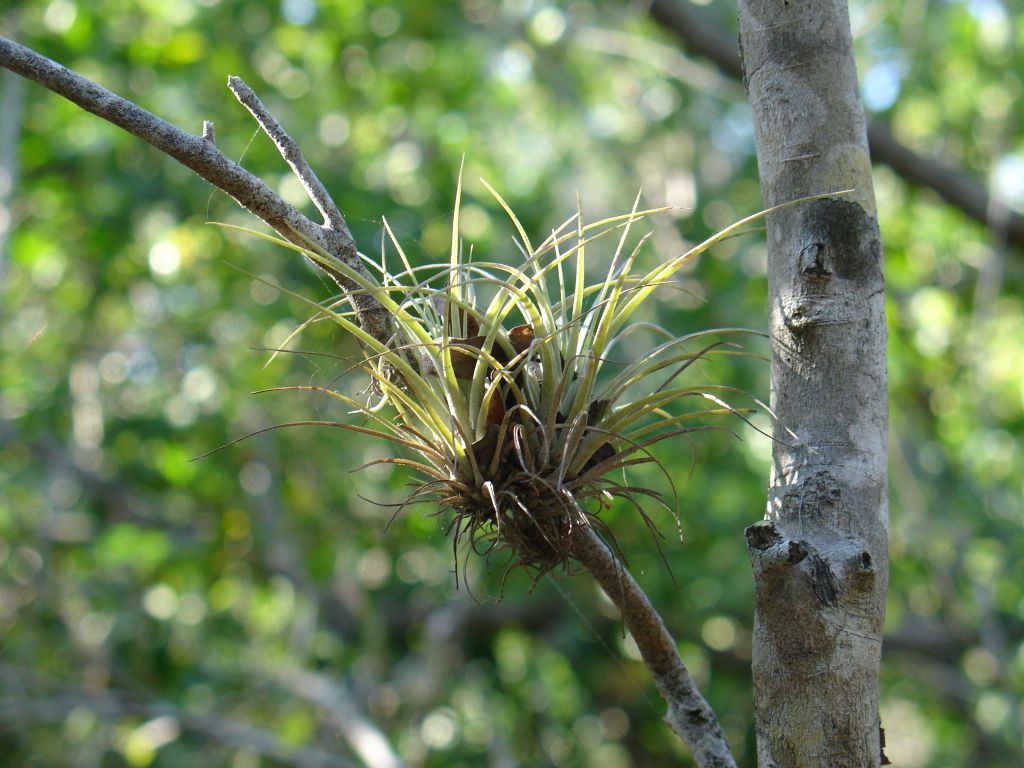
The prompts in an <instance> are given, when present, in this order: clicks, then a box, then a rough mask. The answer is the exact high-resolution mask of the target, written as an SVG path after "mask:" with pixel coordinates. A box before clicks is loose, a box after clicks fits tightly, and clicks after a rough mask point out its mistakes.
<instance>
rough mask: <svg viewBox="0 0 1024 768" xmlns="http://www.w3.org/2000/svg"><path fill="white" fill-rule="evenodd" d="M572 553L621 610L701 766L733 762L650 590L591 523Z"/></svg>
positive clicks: (725, 767) (727, 767) (673, 722)
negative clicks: (645, 587) (641, 584)
mask: <svg viewBox="0 0 1024 768" xmlns="http://www.w3.org/2000/svg"><path fill="white" fill-rule="evenodd" d="M573 556H574V557H575V558H576V559H577V560H578V561H579V562H580V563H581V564H582V565H583V567H584V568H586V569H587V570H588V571H589V572H590V574H591V575H592V576H593V577H594V578H595V579H596V580H597V582H598V584H600V585H601V588H602V589H603V590H604V591H605V594H607V595H608V597H609V598H611V601H612V602H613V603H615V605H616V607H617V608H618V609H619V611H620V612H621V614H622V620H623V621H624V622H625V624H626V628H627V629H629V632H630V634H631V635H632V636H633V640H634V641H636V645H637V648H639V649H640V655H641V656H642V657H643V660H644V663H645V664H646V665H647V668H648V669H649V670H650V672H651V675H652V676H653V677H654V682H655V685H657V686H658V691H660V693H661V695H662V697H663V698H664V699H665V701H666V702H667V703H668V712H667V713H666V714H665V722H667V723H668V724H669V726H671V728H672V730H674V731H675V732H676V733H677V734H679V737H680V738H681V739H682V740H683V741H684V742H686V745H687V746H688V747H689V748H690V751H691V752H693V757H694V760H696V761H697V765H698V766H700V768H735V766H736V761H735V760H734V759H733V756H732V753H731V752H730V751H729V744H728V743H727V742H726V740H725V734H724V733H723V732H722V728H721V726H720V725H719V724H718V718H717V717H716V716H715V712H714V710H713V709H711V706H710V705H709V704H708V703H707V701H705V699H704V697H703V696H701V693H700V691H699V690H697V685H696V683H694V682H693V678H692V677H691V676H690V672H689V670H687V669H686V665H685V664H683V660H682V659H681V658H680V657H679V649H678V648H676V642H675V640H673V639H672V635H670V634H669V631H668V629H667V628H666V627H665V623H664V622H663V621H662V620H661V616H660V615H659V614H658V612H657V610H655V608H654V606H653V605H651V601H650V600H649V599H648V598H647V595H646V594H645V593H644V591H643V589H641V587H640V585H639V584H637V582H636V580H635V579H634V578H633V576H632V575H631V574H630V573H629V571H627V570H626V568H625V566H623V564H622V563H621V562H620V561H619V559H618V558H617V557H616V556H615V554H614V552H612V550H611V548H610V547H609V546H608V545H607V544H606V543H605V542H604V541H602V540H601V538H600V536H598V534H597V532H596V531H594V529H593V528H591V527H590V526H585V527H581V528H578V529H577V530H575V531H574V532H573Z"/></svg>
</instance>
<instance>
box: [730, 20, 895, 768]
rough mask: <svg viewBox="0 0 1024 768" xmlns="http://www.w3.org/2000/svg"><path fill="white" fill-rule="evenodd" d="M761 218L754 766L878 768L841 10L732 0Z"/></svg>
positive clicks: (865, 426) (862, 273) (879, 490)
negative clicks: (763, 372)
mask: <svg viewBox="0 0 1024 768" xmlns="http://www.w3.org/2000/svg"><path fill="white" fill-rule="evenodd" d="M739 22H740V44H741V49H742V54H743V70H744V83H745V85H746V87H747V92H748V95H749V98H750V102H751V104H752V106H753V111H754V124H755V133H756V140H757V154H758V166H759V170H760V174H761V189H762V193H763V195H764V198H765V204H766V205H776V204H778V203H782V202H785V201H787V200H792V199H794V198H798V197H801V196H805V195H812V194H818V193H822V192H828V191H832V190H836V191H838V190H843V189H852V190H853V192H852V193H850V194H848V195H837V196H836V197H834V198H827V199H823V200H816V201H814V202H810V203H807V204H804V205H798V206H793V207H790V208H787V209H785V210H783V211H779V212H777V213H774V214H772V215H770V216H769V217H768V249H769V257H768V259H769V261H768V275H769V301H770V326H771V337H772V395H771V400H772V409H773V411H774V414H775V418H776V419H777V421H776V425H775V442H774V446H773V456H772V477H771V487H770V491H769V498H768V510H767V515H766V518H765V520H764V521H763V522H761V523H758V524H756V525H754V526H751V527H750V528H749V529H748V530H747V541H748V546H749V551H750V556H751V561H752V564H753V571H754V583H755V600H756V615H755V627H754V647H753V674H754V708H755V721H756V729H757V752H758V763H759V765H760V766H762V768H768V767H769V766H771V767H772V768H776V767H777V768H787V767H789V766H794V767H795V766H801V768H810V767H812V766H820V767H821V768H844V767H845V766H851V767H852V766H857V767H858V768H864V766H876V765H879V764H881V763H883V762H884V757H883V756H882V751H881V745H880V724H879V719H878V676H879V661H880V651H881V641H882V625H883V621H884V610H885V593H886V585H887V584H886V582H887V571H888V545H887V529H888V507H887V496H886V493H887V487H886V486H887V480H886V449H887V431H888V410H887V399H886V358H885V354H886V327H885V310H884V293H883V291H884V288H883V281H882V261H881V243H880V239H879V233H878V223H877V215H876V211H875V202H874V194H873V191H872V184H871V163H870V160H869V156H868V145H867V136H866V131H865V123H864V113H863V108H862V106H861V104H860V99H859V96H858V92H857V75H856V67H855V63H854V58H853V50H852V42H851V35H850V23H849V17H848V11H847V6H846V2H845V1H844V0H819V1H818V2H807V1H806V0H740V3H739Z"/></svg>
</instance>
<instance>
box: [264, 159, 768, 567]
mask: <svg viewBox="0 0 1024 768" xmlns="http://www.w3.org/2000/svg"><path fill="white" fill-rule="evenodd" d="M482 183H483V184H484V186H485V187H486V189H487V190H488V192H489V193H490V194H491V195H492V196H493V197H494V199H495V200H496V201H497V202H498V204H499V205H500V206H501V208H502V209H504V211H505V213H506V214H507V215H508V217H509V219H510V221H511V222H512V224H513V226H514V228H515V230H516V234H517V241H516V244H517V246H518V248H519V250H520V253H521V262H520V263H519V264H518V265H515V266H513V265H509V264H503V263H499V262H496V261H483V260H474V259H473V258H472V253H471V249H467V248H466V247H464V244H463V243H462V241H461V239H460V237H459V209H460V204H461V186H462V185H461V174H460V181H459V186H458V190H457V193H456V200H455V209H454V214H453V221H452V241H451V242H452V245H451V253H450V256H449V259H448V261H447V263H441V264H429V265H424V266H413V265H412V263H411V262H410V260H409V258H408V257H407V255H406V253H405V251H404V250H403V248H402V245H401V243H400V242H399V240H398V239H397V238H396V237H395V235H394V233H393V231H392V230H391V228H390V227H389V226H388V224H387V221H386V220H384V233H385V236H384V237H383V238H382V252H381V260H380V262H379V263H377V262H375V261H374V260H373V259H371V258H369V257H366V256H363V257H362V258H363V260H364V263H365V264H366V266H367V267H368V271H369V272H370V274H372V273H374V272H375V273H376V274H377V275H378V276H379V277H377V278H376V279H374V278H372V277H367V275H366V274H365V273H360V272H358V271H356V270H354V269H352V268H351V267H349V266H347V265H345V264H343V263H341V262H340V261H339V260H337V259H335V258H332V257H331V256H330V255H329V254H327V253H326V252H324V251H323V250H322V249H321V248H319V247H317V246H316V245H315V244H314V243H313V242H311V241H308V240H307V241H306V242H305V245H297V244H294V243H290V242H288V241H286V240H284V239H281V238H277V237H274V236H271V235H266V234H262V233H258V232H255V231H253V230H245V231H247V232H250V233H252V234H255V235H258V236H259V237H262V238H265V239H268V240H271V241H273V242H276V243H278V244H280V245H283V246H285V247H288V248H291V249H293V250H296V251H299V252H300V253H302V254H303V255H305V256H306V257H307V258H308V259H310V260H311V261H313V262H314V263H316V264H318V265H320V266H323V267H325V268H330V269H333V270H337V271H338V272H341V273H342V274H344V275H345V276H346V277H347V278H349V279H350V280H351V281H352V282H353V283H355V284H356V285H357V286H358V289H357V290H358V291H359V292H365V293H367V294H369V295H371V296H372V297H373V298H374V299H375V300H376V301H378V302H379V303H380V305H381V306H382V307H383V308H384V309H385V310H386V311H387V312H388V313H389V314H390V315H391V317H392V318H393V324H394V325H393V327H394V335H393V337H392V338H391V339H390V340H389V341H388V342H387V343H384V342H382V341H380V340H378V339H376V338H374V337H373V336H371V335H370V334H368V333H367V332H366V331H365V330H364V329H363V328H362V327H361V326H360V324H359V323H358V320H357V319H356V317H355V316H354V314H355V313H354V310H348V311H346V310H344V309H343V307H342V306H341V304H342V302H344V301H345V299H342V300H341V301H339V302H334V303H331V304H328V305H326V306H323V305H315V304H313V302H311V301H309V300H308V299H304V300H305V301H307V302H308V303H310V304H311V305H313V306H315V307H316V310H317V315H316V316H317V317H323V316H327V317H329V318H330V319H331V320H333V321H334V322H335V323H337V324H338V325H339V326H340V327H341V328H343V329H344V330H345V331H347V332H348V333H350V334H352V335H353V336H354V337H355V338H356V339H357V340H358V341H359V343H360V345H361V347H362V349H363V353H364V359H363V361H362V363H361V365H360V366H359V367H361V368H362V369H363V370H365V371H366V372H367V373H368V374H369V376H370V378H371V381H372V384H371V386H370V387H369V388H368V389H367V393H368V395H369V396H368V397H367V398H366V399H365V400H360V399H358V398H356V397H353V396H350V395H347V394H345V393H343V392H340V391H335V390H331V389H326V388H319V387H298V389H315V390H318V391H321V392H324V393H325V394H327V395H328V396H330V397H332V398H336V399H337V400H338V401H340V402H341V403H342V404H344V405H345V406H346V407H348V408H351V409H352V411H353V412H354V413H355V414H358V415H361V416H362V417H363V424H361V425H357V424H353V423H345V422H331V426H338V427H342V428H344V429H349V430H353V431H356V432H359V433H362V434H364V435H368V436H372V437H377V438H381V439H384V440H387V441H390V442H391V443H393V444H394V445H395V446H396V447H398V448H399V451H400V453H403V454H405V455H399V456H393V457H388V458H383V459H380V460H378V461H379V462H384V463H390V464H395V465H398V466H401V467H404V468H407V469H411V470H414V471H415V472H416V473H417V474H418V475H419V476H420V482H418V483H417V484H416V485H415V486H414V490H413V492H412V493H411V494H410V495H409V497H408V498H407V499H406V501H405V502H404V503H403V504H402V505H400V507H399V511H400V510H401V509H402V508H404V507H405V506H407V505H409V504H412V503H415V502H430V503H432V504H433V505H434V507H435V509H436V513H437V514H438V515H442V516H444V519H445V520H446V523H445V526H446V530H447V531H448V532H450V533H452V534H453V546H454V548H455V549H456V559H457V558H458V554H457V553H458V550H459V545H460V543H463V542H468V543H469V544H470V547H469V548H468V551H475V552H477V553H479V554H488V553H490V552H492V551H495V550H507V551H508V552H509V553H510V555H511V559H510V565H511V566H513V567H514V566H524V567H527V568H529V569H531V570H533V571H534V573H535V574H536V577H537V578H538V579H539V578H540V577H541V576H543V575H544V574H545V573H547V572H548V571H550V570H552V569H554V568H557V567H562V568H564V569H565V570H569V568H570V565H571V563H572V560H573V552H574V545H575V537H576V534H577V533H578V532H579V531H580V530H581V528H582V527H587V526H590V527H592V528H593V529H594V530H596V531H598V532H599V533H600V534H601V536H602V538H603V539H604V541H605V542H606V543H607V544H608V545H609V546H616V545H615V537H614V534H613V532H612V531H611V529H610V528H609V526H608V525H607V524H606V523H605V522H604V521H603V520H602V518H601V516H600V513H601V510H602V509H603V508H605V507H607V506H608V505H610V504H611V503H612V502H613V501H614V500H615V499H616V498H620V499H623V500H625V501H626V502H627V503H629V504H630V505H632V507H633V508H635V509H636V510H637V512H638V513H639V515H640V517H641V518H642V520H643V521H644V523H645V524H646V525H647V527H648V528H649V529H650V531H651V533H652V535H653V536H654V539H655V541H657V538H658V530H657V528H656V527H655V524H654V521H653V520H652V518H651V517H650V515H649V514H648V512H647V511H646V509H645V503H654V504H657V505H659V506H661V507H662V508H664V509H665V510H667V511H668V512H669V513H670V514H671V515H672V516H673V518H674V520H675V524H676V525H677V526H678V525H679V516H678V512H677V511H676V508H675V507H674V506H672V505H670V504H668V503H666V501H665V499H664V494H663V493H662V492H660V491H657V490H654V489H651V488H647V487H643V486H639V485H633V484H631V483H630V482H629V480H628V479H627V474H626V472H625V471H624V470H626V469H627V468H629V467H634V466H637V465H641V464H648V463H654V464H657V465H658V466H659V467H660V466H661V465H660V462H658V459H657V458H656V457H655V456H654V455H653V453H652V452H651V448H652V447H653V446H654V445H655V444H657V443H659V442H661V441H663V440H666V439H669V438H673V437H679V436H681V435H686V434H689V433H693V432H698V431H705V430H710V429H725V428H724V427H722V426H720V425H711V424H707V423H704V420H705V419H707V418H711V417H717V416H722V415H728V414H733V415H737V416H740V417H741V418H743V414H744V413H749V412H750V410H749V409H738V408H736V407H733V406H732V405H730V404H729V403H728V402H726V400H725V398H726V397H728V396H729V395H730V393H735V392H737V390H736V389H734V388H733V387H730V386H726V385H713V384H710V385H709V384H700V385H685V384H683V383H681V382H680V379H681V374H683V373H684V372H685V371H686V370H687V369H688V368H689V367H690V366H691V365H693V364H694V363H695V362H696V361H698V360H701V359H702V358H706V357H708V356H710V355H715V354H744V353H743V352H742V351H741V350H739V349H738V348H737V345H735V344H733V343H729V342H725V341H723V340H721V339H718V340H716V339H714V337H715V336H718V335H721V334H723V333H727V332H732V333H742V332H747V333H750V332H751V331H744V329H738V328H730V329H704V330H698V331H695V332H692V333H689V334H686V335H684V336H676V335H675V334H673V333H672V332H670V331H669V330H667V329H666V328H664V327H662V326H659V325H657V324H654V323H652V322H635V321H634V322H631V319H632V317H633V315H634V314H635V313H636V311H637V309H638V308H639V307H640V306H641V305H642V304H643V302H644V301H645V300H646V299H647V298H648V297H649V296H650V295H651V294H652V293H653V292H654V291H655V290H657V289H658V288H659V287H662V286H666V285H672V284H673V278H674V275H675V273H676V272H678V270H679V269H680V268H682V267H683V266H684V265H685V264H687V263H688V262H690V261H691V260H693V259H695V258H696V257H697V256H699V255H700V254H701V253H703V252H704V251H706V250H707V249H708V248H710V247H712V246H713V245H715V244H716V243H718V242H720V241H722V240H723V239H725V238H727V237H729V236H731V235H733V234H735V233H736V232H737V231H738V230H740V229H742V228H743V227H744V226H746V225H747V224H749V223H751V222H753V221H755V220H757V219H759V218H761V217H762V216H763V215H764V214H765V213H766V212H761V213H758V214H755V215H753V216H750V217H748V218H746V219H743V220H742V221H739V222H737V223H736V224H733V225H732V226H730V227H727V228H726V229H723V230H722V231H720V232H718V233H717V234H715V235H713V236H712V237H710V238H708V239H707V240H705V241H704V242H702V243H700V244H699V245H697V246H695V247H693V248H691V249H689V250H687V251H686V252H685V253H683V254H681V255H679V256H676V257H674V258H672V259H669V260H668V261H666V262H663V263H661V264H659V265H658V266H656V267H654V268H652V269H650V270H649V271H646V272H640V271H638V270H636V269H635V267H636V263H637V257H638V255H639V254H640V253H641V252H642V250H643V246H644V245H645V243H646V242H647V240H648V238H649V235H645V236H642V237H640V238H639V239H638V242H636V243H635V244H633V245H630V242H631V239H630V234H631V232H632V231H633V229H634V227H635V225H637V224H638V223H639V222H642V221H643V220H644V219H646V218H647V217H649V216H651V215H654V214H657V213H660V212H663V211H665V210H668V209H666V208H657V209H649V210H640V209H639V208H638V205H639V200H640V196H639V195H638V196H637V199H636V201H635V202H634V205H633V207H632V209H631V210H630V211H629V213H626V214H623V215H619V216H614V217H610V218H605V219H602V220H600V221H596V222H593V223H589V224H585V223H584V219H583V215H582V206H581V205H579V204H578V205H577V212H576V213H575V214H574V215H573V216H571V217H570V218H569V219H567V220H566V221H564V222H563V223H562V224H561V225H560V226H558V227H556V228H555V229H554V230H553V231H552V232H551V233H550V234H549V235H548V236H547V237H546V238H545V239H544V240H543V241H542V242H540V243H539V244H534V243H533V242H532V241H531V239H530V237H529V235H528V234H527V232H526V230H525V229H524V227H523V226H522V224H521V223H520V221H519V219H518V218H517V216H516V215H515V213H514V212H513V211H512V209H511V207H510V206H509V205H508V203H506V202H505V200H504V199H503V198H502V197H501V195H500V194H499V193H498V192H497V191H496V190H495V189H494V188H493V187H491V186H490V185H489V184H487V182H485V181H484V182H482ZM605 243H614V246H613V247H611V248H608V247H602V246H604V245H605ZM389 245H390V248H391V249H392V250H393V251H394V254H395V256H396V257H397V260H398V261H399V262H400V264H401V269H400V270H397V271H392V270H391V269H389V267H388V259H387V251H388V249H389V248H388V246H389ZM599 249H600V251H601V252H602V253H603V254H604V255H605V257H606V261H607V269H606V270H605V272H604V275H603V277H602V279H600V280H598V281H596V282H589V283H588V282H587V280H586V275H587V269H586V265H587V261H588V258H591V259H592V258H593V256H588V254H593V253H594V251H595V250H599ZM608 251H610V256H608V255H607V253H608ZM300 298H301V297H300ZM348 298H349V299H350V298H351V294H349V297H348ZM639 331H646V332H647V336H646V337H647V338H654V339H655V340H656V341H655V343H654V345H653V346H652V347H651V348H650V349H647V350H645V351H644V352H643V353H641V354H635V353H634V354H631V355H629V356H628V357H627V356H625V355H622V356H623V357H625V358H626V359H623V360H618V359H616V358H617V357H618V355H617V354H616V350H617V348H618V351H619V353H622V352H623V351H624V348H625V347H626V344H624V342H625V340H626V339H627V337H629V336H631V335H634V334H637V333H638V332H639ZM289 389H295V388H289ZM684 401H689V402H692V403H694V404H695V405H696V407H693V408H690V409H688V410H682V411H680V409H678V408H676V407H674V406H676V405H678V404H680V403H682V402H684ZM298 423H303V424H304V423H308V422H297V424H298ZM281 426H287V425H281ZM410 452H411V454H412V458H410V457H409V454H410ZM374 463H377V462H374ZM662 472H663V474H664V475H665V477H666V478H667V480H668V484H669V486H670V487H672V490H673V493H674V492H675V488H674V486H673V483H672V479H671V477H670V476H669V474H668V472H666V471H665V470H664V468H663V467H662ZM396 514H397V513H396ZM463 573H465V570H463Z"/></svg>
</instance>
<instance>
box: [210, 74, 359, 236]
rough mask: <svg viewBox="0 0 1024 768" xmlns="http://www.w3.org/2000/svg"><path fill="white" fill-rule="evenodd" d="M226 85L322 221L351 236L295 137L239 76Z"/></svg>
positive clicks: (229, 79) (233, 76)
mask: <svg viewBox="0 0 1024 768" xmlns="http://www.w3.org/2000/svg"><path fill="white" fill-rule="evenodd" d="M228 88H230V89H231V92H232V93H233V94H235V98H237V99H238V101H239V102H241V104H242V106H243V107H245V108H246V109H248V110H249V113H250V114H251V115H252V116H253V118H254V119H255V120H256V122H257V123H259V124H260V128H262V129H263V132H264V133H265V134H267V136H269V137H270V139H271V140H272V141H273V142H274V144H275V146H276V147H277V150H278V151H279V152H280V153H281V157H283V158H284V159H285V162H287V163H288V165H289V166H290V167H291V169H292V171H293V172H294V173H295V175H296V176H297V177H298V179H299V181H300V182H302V186H303V187H304V188H305V190H306V194H307V195H309V199H310V200H312V201H313V205H315V206H316V209H317V210H318V211H320V214H321V215H322V216H323V217H324V224H325V225H327V226H329V227H330V228H331V229H334V230H337V231H338V232H341V233H343V234H344V235H346V236H347V237H349V238H351V237H352V234H351V233H350V232H349V230H348V225H347V224H346V223H345V218H344V217H343V216H342V215H341V211H339V210H338V206H337V205H335V204H334V200H332V199H331V196H330V194H328V192H327V189H326V187H324V185H323V183H321V181H320V179H319V178H317V175H316V173H315V172H314V171H313V168H312V167H311V166H310V165H309V163H308V162H306V157H305V156H304V155H303V154H302V150H301V149H299V145H298V144H296V143H295V140H294V139H292V137H291V136H289V135H288V134H287V133H286V132H285V130H284V128H282V127H281V124H280V123H278V122H277V120H275V119H274V116H273V115H272V114H270V112H269V111H268V110H267V108H266V107H265V106H263V102H262V101H260V98H259V96H257V95H256V92H255V91H254V90H253V89H252V88H250V87H249V86H248V85H247V84H246V83H245V82H244V81H243V80H242V78H240V77H237V76H235V75H232V76H231V77H229V78H228Z"/></svg>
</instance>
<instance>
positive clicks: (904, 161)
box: [649, 0, 1024, 248]
mask: <svg viewBox="0 0 1024 768" xmlns="http://www.w3.org/2000/svg"><path fill="white" fill-rule="evenodd" d="M649 12H650V14H651V18H653V19H654V20H655V21H657V22H658V23H659V24H660V25H661V26H662V27H664V28H665V29H667V30H669V31H670V32H672V33H673V34H674V35H676V36H677V37H678V38H679V39H680V41H682V43H683V45H685V46H686V47H687V48H688V49H689V50H691V51H693V52H694V53H697V54H699V55H701V56H704V57H705V58H707V59H709V60H710V61H711V62H712V63H713V64H714V65H715V66H716V67H718V69H719V70H721V71H722V72H724V73H725V74H727V75H729V76H730V77H733V78H735V79H736V80H742V79H743V68H742V66H741V63H740V54H739V48H738V46H737V43H736V40H735V39H734V38H732V37H731V36H730V35H727V34H725V33H724V32H723V31H722V30H721V29H720V28H719V27H718V26H717V25H715V24H713V23H711V22H709V21H707V20H706V19H704V18H703V16H702V15H701V14H700V13H698V12H697V11H696V10H695V9H694V8H693V6H692V5H691V4H690V3H689V2H687V0H651V4H650V11H649ZM868 144H869V146H870V149H871V157H872V158H873V159H874V160H876V161H878V162H880V163H884V164H885V165H888V166H889V167H890V168H892V169H893V170H894V171H896V173H898V174H899V175H900V176H902V177H903V178H904V179H905V180H906V181H908V182H909V183H911V184H916V185H918V186H921V187H925V188H928V189H931V190H932V191H933V192H935V193H936V194H938V195H939V197H941V198H942V199H943V200H945V201H946V202H947V203H949V204H950V205H952V206H954V207H956V208H959V209H960V210H961V211H962V212H963V213H965V214H966V215H967V216H970V217H971V218H972V219H975V220H976V221H979V222H981V223H982V224H984V225H985V226H987V227H989V228H994V225H995V224H996V223H995V222H993V221H992V215H991V212H992V210H993V208H992V198H991V195H990V194H989V192H988V190H986V189H985V186H984V185H983V184H980V183H979V182H978V181H976V180H975V179H973V178H971V177H970V176H968V175H967V174H966V173H964V172H963V171H961V170H959V169H957V168H953V167H950V166H948V165H946V164H944V163H941V162H939V161H938V160H934V159H932V158H929V157H923V156H921V155H919V154H917V153H916V152H914V151H913V150H912V149H910V148H909V147H907V146H905V145H904V144H901V143H900V142H899V141H898V140H897V139H896V137H895V136H893V134H892V131H890V130H889V127H888V126H887V125H886V124H885V123H884V122H882V121H881V120H878V119H875V120H871V121H870V122H869V124H868ZM998 229H999V231H998V232H997V234H998V236H999V237H1000V239H1002V238H1003V237H1004V236H1005V237H1006V241H1007V242H1008V243H1009V244H1010V245H1014V246H1016V247H1018V248H1021V247H1024V216H1022V215H1021V214H1019V213H1016V212H1012V211H1010V212H1007V216H1006V218H1005V220H1004V221H999V222H998ZM1004 233H1005V235H1004Z"/></svg>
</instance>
